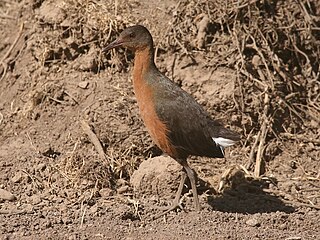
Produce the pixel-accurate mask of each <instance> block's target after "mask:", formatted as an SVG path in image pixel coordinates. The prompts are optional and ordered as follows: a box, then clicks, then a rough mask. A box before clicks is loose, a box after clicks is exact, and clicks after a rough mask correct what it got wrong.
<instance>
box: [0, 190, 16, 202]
mask: <svg viewBox="0 0 320 240" xmlns="http://www.w3.org/2000/svg"><path fill="white" fill-rule="evenodd" d="M15 199H16V197H15V196H14V195H13V194H12V193H11V192H9V191H7V190H4V189H1V188H0V200H8V201H14V200H15Z"/></svg>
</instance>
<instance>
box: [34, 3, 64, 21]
mask: <svg viewBox="0 0 320 240" xmlns="http://www.w3.org/2000/svg"><path fill="white" fill-rule="evenodd" d="M38 14H39V17H40V18H41V19H42V20H43V21H44V22H47V23H50V24H57V23H58V24H59V23H62V22H63V20H65V18H66V16H67V15H66V13H65V10H63V8H62V6H59V5H58V4H57V1H53V0H51V1H50V0H49V1H44V2H43V3H42V5H41V7H40V8H39V11H38Z"/></svg>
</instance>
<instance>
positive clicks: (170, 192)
mask: <svg viewBox="0 0 320 240" xmlns="http://www.w3.org/2000/svg"><path fill="white" fill-rule="evenodd" d="M181 2H184V1H179V3H178V1H173V0H172V1H171V0H165V1H72V0H69V1H63V0H58V1H51V0H19V1H18V0H14V1H7V0H0V21H1V22H0V61H1V62H0V63H1V66H0V239H70V240H71V239H128V240H129V239H287V240H298V239H318V238H319V236H320V182H319V180H320V164H319V159H320V151H319V150H320V144H319V143H320V142H319V139H320V138H319V136H320V130H319V125H318V124H319V121H317V119H311V120H310V119H309V118H306V119H304V123H305V125H303V126H308V127H301V128H299V134H298V135H290V134H287V135H286V136H289V137H287V138H281V141H280V140H279V138H272V139H271V138H269V140H270V141H269V142H267V143H268V144H266V145H265V146H266V147H265V148H264V150H263V151H264V158H263V159H264V171H263V172H262V173H261V174H260V176H259V177H254V176H255V175H254V173H253V171H254V170H253V168H252V166H251V168H249V167H247V169H245V170H246V171H244V170H243V168H244V167H243V168H242V167H241V166H249V165H250V164H249V165H247V163H248V162H250V153H251V151H250V150H251V149H252V146H253V145H254V139H255V138H254V137H253V135H255V134H257V132H258V131H257V132H255V131H251V129H253V128H255V127H254V126H256V125H255V122H254V121H255V120H256V121H258V119H255V120H253V122H251V123H250V124H251V125H250V124H249V122H250V121H249V120H248V119H246V118H244V117H243V116H244V115H243V114H242V113H241V112H240V111H239V108H238V106H237V104H236V101H234V99H235V94H236V93H237V91H238V90H239V85H238V82H237V81H238V79H239V74H240V73H239V71H238V70H239V69H237V68H235V67H230V65H231V64H230V63H228V62H231V61H232V58H231V59H230V58H228V56H229V54H231V53H230V52H229V51H228V50H230V49H228V48H227V46H225V45H223V44H220V45H219V43H221V42H219V41H222V39H223V38H225V37H226V36H225V35H215V36H214V38H216V40H215V41H217V44H218V45H219V49H218V50H217V51H216V49H213V50H212V51H215V53H216V54H217V55H219V56H223V57H225V58H223V59H224V60H223V61H222V62H219V60H217V61H211V62H209V64H208V61H207V60H208V58H209V57H211V55H210V54H211V53H212V51H211V53H210V51H208V52H206V51H202V50H201V47H203V46H202V37H201V36H200V35H198V37H197V39H196V42H195V43H194V44H195V46H198V48H197V47H194V48H193V49H195V50H193V51H192V54H193V57H192V58H191V57H190V55H189V54H187V53H186V51H187V52H188V51H189V50H190V49H189V47H185V46H186V45H184V42H183V41H182V40H183V36H182V37H181V38H179V36H180V35H179V34H177V39H176V42H177V43H179V42H180V41H181V42H182V45H181V46H180V45H178V46H180V48H179V49H180V50H177V49H172V48H171V49H170V48H168V46H169V45H170V46H171V45H172V42H170V39H173V37H172V35H170V34H171V33H170V32H169V31H168V28H169V27H168V26H169V25H170V24H172V19H173V18H174V17H176V16H178V15H179V11H180V10H179V7H180V6H181V5H179V4H180V3H181ZM186 2H188V1H186ZM209 2H210V1H209ZM257 2H260V1H257ZM280 2H281V1H280ZM75 3H77V4H75ZM68 4H69V5H68ZM70 4H71V5H70ZM72 4H74V5H73V6H74V7H76V6H78V7H79V9H80V10H79V9H78V10H77V11H76V10H74V11H71V10H70V11H65V9H68V7H69V8H70V9H71V7H70V6H72ZM81 4H83V5H81ZM105 5H106V6H105ZM194 6H196V3H195V5H194ZM74 9H76V8H74ZM108 9H109V10H110V9H112V13H111V10H110V11H109V12H108ZM194 9H196V7H195V8H194ZM94 11H97V13H101V12H102V13H103V14H105V15H102V16H105V17H106V16H107V15H108V14H111V15H112V14H114V16H116V17H114V18H113V19H112V21H109V22H108V21H107V24H106V23H105V22H103V21H102V22H101V19H102V20H103V17H101V16H100V15H99V14H96V15H90V14H91V13H92V12H94ZM191 13H192V14H196V13H194V12H192V11H191ZM108 16H109V15H108ZM191 16H192V15H190V16H187V15H186V16H185V20H181V21H182V22H183V23H184V24H188V18H191ZM319 16H320V14H319V9H318V16H317V17H318V19H319ZM106 18H107V17H106ZM84 21H85V23H86V28H84V27H83V28H77V26H78V25H81V24H83V25H84ZM201 21H202V20H201ZM319 22H320V20H318V23H319ZM134 23H142V24H144V25H146V26H147V27H148V28H149V29H150V31H151V33H152V34H153V36H154V41H155V46H156V49H157V59H156V63H157V65H158V67H159V69H160V70H161V71H162V72H164V73H165V74H166V75H167V76H168V77H170V78H172V79H173V80H174V81H176V82H177V83H179V84H180V85H181V86H182V88H184V89H185V90H186V91H188V92H190V93H191V94H192V95H193V96H194V97H195V98H196V99H197V100H198V101H199V102H200V103H201V104H202V105H203V106H204V107H205V108H206V109H207V110H208V111H209V113H210V114H211V115H212V116H213V117H215V118H217V119H221V120H222V122H224V124H226V125H227V126H228V127H230V128H232V129H234V130H235V131H238V132H239V133H241V134H242V135H243V138H242V139H243V140H242V141H241V143H239V144H238V145H236V146H234V147H231V148H230V149H228V150H227V152H226V158H225V159H207V158H199V157H191V158H190V160H189V162H190V165H191V166H192V168H194V170H195V171H196V172H197V174H198V177H199V182H198V189H199V195H200V202H201V207H202V210H201V212H195V211H194V208H193V202H192V193H191V191H189V188H188V186H186V187H185V191H184V196H183V199H182V205H183V209H182V210H181V209H178V210H177V211H174V212H172V213H170V214H168V215H167V216H165V217H163V218H160V219H157V220H151V218H152V216H154V215H155V214H157V213H159V212H161V207H163V206H166V205H168V204H170V202H171V201H172V200H173V198H174V193H175V191H176V189H177V187H178V184H179V177H180V175H179V174H180V172H179V171H180V168H181V167H180V166H179V165H178V164H177V163H175V162H174V160H172V159H170V158H168V157H166V156H160V155H161V151H160V150H159V149H157V147H156V146H154V144H153V143H152V141H151V139H150V137H149V135H148V134H147V132H146V129H145V127H144V126H143V123H142V121H141V120H140V118H139V112H138V108H137V104H136V100H135V97H134V93H133V89H132V84H131V70H132V59H133V56H132V54H130V53H128V52H125V51H124V50H121V49H120V50H117V51H112V52H110V53H105V54H103V53H102V52H101V49H102V48H103V46H105V45H106V44H107V43H108V42H110V41H111V40H112V39H114V38H115V37H116V35H117V33H118V32H119V31H120V30H121V29H123V28H124V26H126V25H132V24H134ZM99 24H100V25H99ZM105 25H106V26H109V27H110V26H113V30H112V31H111V30H110V31H108V29H111V28H106V29H107V30H106V31H104V32H103V31H102V32H101V31H100V29H103V28H104V26H105ZM190 26H191V25H190ZM212 27H213V28H214V26H212ZM318 27H319V26H318ZM177 31H178V30H177ZM101 33H103V34H101ZM192 34H193V29H192V28H190V35H192ZM167 36H169V37H168V38H167ZM319 38H320V37H319ZM167 39H169V40H167ZM100 40H101V41H100ZM226 41H229V42H230V44H231V41H230V40H226ZM318 41H320V40H319V39H318ZM199 44H200V45H199ZM217 44H216V45H217ZM184 47H185V48H184ZM197 49H198V50H197ZM199 49H200V50H199ZM190 52H191V51H190ZM310 71H311V70H310ZM318 73H319V72H318ZM309 80H310V81H311V80H312V79H309ZM315 80H316V81H319V75H318V76H317V77H315ZM307 81H308V79H307ZM247 86H248V85H247ZM252 86H253V85H252ZM318 86H319V85H318ZM249 87H250V86H249ZM252 88H254V87H252ZM318 91H319V88H317V89H315V88H314V92H316V94H318ZM250 94H252V95H254V93H250ZM256 97H257V99H259V98H260V96H256ZM286 99H287V98H286ZM316 99H317V98H316ZM255 101H256V100H255V99H253V100H252V101H250V104H251V103H252V105H251V106H254V105H253V104H254V102H255ZM257 101H258V100H257ZM318 101H319V98H318ZM301 104H302V102H301ZM318 104H319V103H318ZM318 106H319V105H318ZM311 110H312V109H311ZM311 110H310V111H311ZM250 111H255V108H254V107H252V108H248V110H247V112H250ZM257 111H258V110H257ZM312 111H313V112H316V111H317V110H315V109H313V110H312ZM317 113H318V114H319V111H318V112H317ZM318 116H320V115H318ZM239 119H240V120H239ZM283 124H285V123H283ZM88 126H89V129H91V130H88ZM289 128H290V127H289ZM288 131H289V130H288ZM90 134H92V135H93V136H96V137H97V138H98V139H99V141H98V142H100V143H101V145H100V146H102V148H103V151H104V155H103V156H102V155H101V154H99V152H98V150H97V147H96V145H94V144H93V140H92V139H93V138H92V135H91V137H90ZM279 136H280V135H279ZM292 136H298V137H299V138H298V137H295V138H293V137H292ZM267 141H268V140H267ZM251 165H252V164H251ZM228 171H229V172H228ZM224 173H225V175H223V174H224ZM227 173H228V174H227ZM221 176H225V177H224V178H221ZM221 179H222V180H221ZM222 182H224V186H223V191H218V187H219V183H222Z"/></svg>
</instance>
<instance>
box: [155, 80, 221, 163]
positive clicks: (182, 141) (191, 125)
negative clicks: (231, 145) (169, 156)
mask: <svg viewBox="0 0 320 240" xmlns="http://www.w3.org/2000/svg"><path fill="white" fill-rule="evenodd" d="M158 79H159V78H158ZM161 80H162V82H161V84H156V83H155V85H156V87H158V88H162V89H161V91H160V89H158V91H156V92H157V93H158V95H156V96H155V99H156V101H155V104H156V106H155V107H156V113H157V115H158V117H159V118H160V119H161V121H163V122H165V124H166V126H167V129H168V130H169V133H168V137H169V140H170V142H171V144H172V145H174V147H175V148H176V149H177V151H178V153H179V154H180V155H181V156H185V157H186V156H187V155H198V156H208V157H223V149H222V148H221V147H220V146H218V145H217V144H216V143H215V142H214V141H213V139H212V137H215V136H216V137H218V136H219V132H221V130H223V129H224V128H223V127H222V126H221V125H220V124H219V123H218V122H216V121H214V120H212V119H211V118H210V117H209V116H208V114H207V113H206V112H205V111H204V109H203V108H202V107H201V105H200V104H198V103H197V102H196V101H195V100H194V98H193V97H192V96H191V95H190V94H188V93H187V92H185V91H184V90H182V89H181V88H180V87H179V86H177V85H176V84H174V83H173V82H172V81H170V80H169V79H167V78H165V77H164V76H162V78H161ZM160 94H161V95H160ZM181 156H180V157H181Z"/></svg>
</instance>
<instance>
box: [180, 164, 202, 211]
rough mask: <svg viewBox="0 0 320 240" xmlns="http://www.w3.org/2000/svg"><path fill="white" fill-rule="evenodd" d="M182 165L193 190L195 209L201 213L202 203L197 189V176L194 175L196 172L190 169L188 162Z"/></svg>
mask: <svg viewBox="0 0 320 240" xmlns="http://www.w3.org/2000/svg"><path fill="white" fill-rule="evenodd" d="M181 165H182V166H183V167H184V169H185V171H186V173H187V175H188V178H189V180H190V183H191V189H192V194H193V201H194V205H195V208H196V210H197V211H200V203H199V197H198V192H197V187H196V176H195V174H194V171H193V170H192V169H191V168H190V167H189V165H188V163H187V161H183V162H181Z"/></svg>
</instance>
